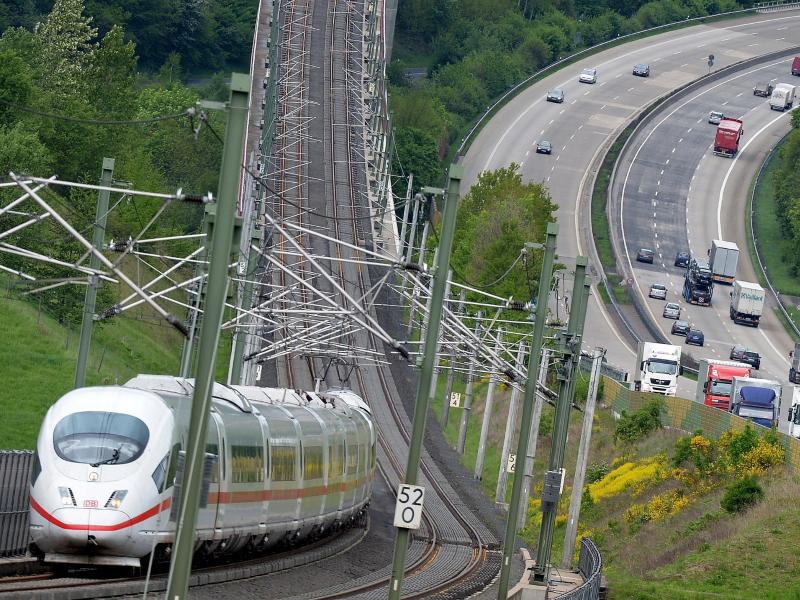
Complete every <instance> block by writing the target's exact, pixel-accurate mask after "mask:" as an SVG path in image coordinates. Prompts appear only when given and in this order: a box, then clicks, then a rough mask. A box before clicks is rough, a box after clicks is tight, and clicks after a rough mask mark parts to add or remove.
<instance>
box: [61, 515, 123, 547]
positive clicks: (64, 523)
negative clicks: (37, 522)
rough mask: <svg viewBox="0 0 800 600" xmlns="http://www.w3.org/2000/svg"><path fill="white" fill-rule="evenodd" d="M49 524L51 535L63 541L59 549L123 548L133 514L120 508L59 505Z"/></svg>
mask: <svg viewBox="0 0 800 600" xmlns="http://www.w3.org/2000/svg"><path fill="white" fill-rule="evenodd" d="M49 525H50V533H51V535H52V536H53V537H54V538H55V539H60V540H61V542H62V543H61V544H59V546H62V548H60V549H59V550H60V551H64V550H67V549H76V550H80V549H89V550H90V551H91V550H98V551H101V550H102V551H106V552H109V551H110V552H114V551H120V550H122V549H123V547H124V546H125V545H127V543H128V542H129V540H130V537H131V525H130V517H129V516H128V514H127V513H125V512H123V511H121V510H105V509H93V508H59V509H57V510H56V511H54V512H53V520H52V521H51V522H50V524H49Z"/></svg>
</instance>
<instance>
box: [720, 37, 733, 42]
mask: <svg viewBox="0 0 800 600" xmlns="http://www.w3.org/2000/svg"><path fill="white" fill-rule="evenodd" d="M732 39H733V38H729V37H727V38H725V39H724V40H720V42H727V41H728V40H732Z"/></svg>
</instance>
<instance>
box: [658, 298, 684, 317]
mask: <svg viewBox="0 0 800 600" xmlns="http://www.w3.org/2000/svg"><path fill="white" fill-rule="evenodd" d="M662 314H663V315H664V316H665V317H666V318H667V319H680V318H681V305H680V304H678V303H677V302H667V303H666V304H665V305H664V312H663V313H662Z"/></svg>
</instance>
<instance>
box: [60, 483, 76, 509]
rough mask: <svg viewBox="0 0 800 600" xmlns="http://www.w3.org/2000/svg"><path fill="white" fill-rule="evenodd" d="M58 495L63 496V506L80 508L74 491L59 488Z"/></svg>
mask: <svg viewBox="0 0 800 600" xmlns="http://www.w3.org/2000/svg"><path fill="white" fill-rule="evenodd" d="M58 494H59V496H61V505H62V506H78V503H77V502H75V496H74V495H73V493H72V490H71V489H69V488H68V487H60V488H58Z"/></svg>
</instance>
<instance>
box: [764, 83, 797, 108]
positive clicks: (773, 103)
mask: <svg viewBox="0 0 800 600" xmlns="http://www.w3.org/2000/svg"><path fill="white" fill-rule="evenodd" d="M795 92H796V87H795V86H793V85H792V84H791V83H779V84H778V85H776V86H775V89H774V90H772V96H770V97H769V107H770V109H771V110H779V111H781V112H783V111H784V110H788V109H790V108H792V106H793V105H794V96H795Z"/></svg>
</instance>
